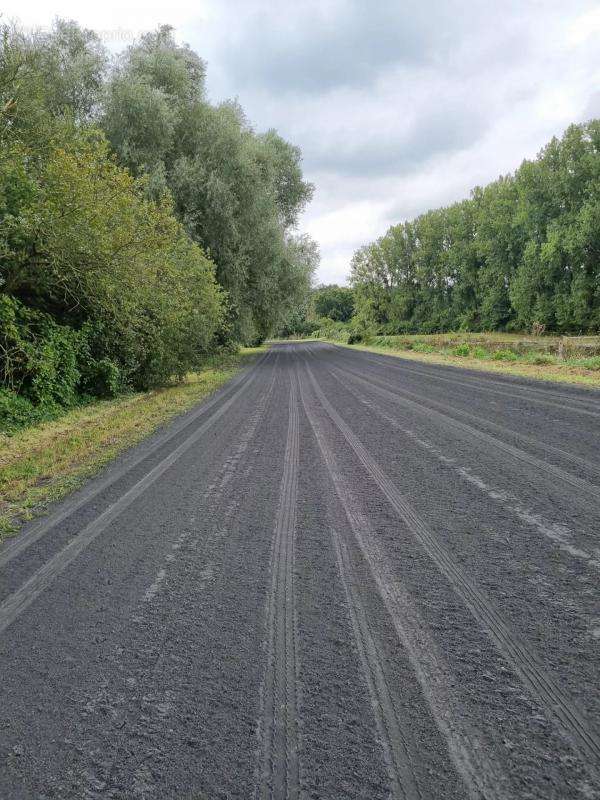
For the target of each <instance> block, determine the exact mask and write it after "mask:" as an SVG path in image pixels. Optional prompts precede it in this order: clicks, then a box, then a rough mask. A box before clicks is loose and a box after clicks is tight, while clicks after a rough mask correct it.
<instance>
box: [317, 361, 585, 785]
mask: <svg viewBox="0 0 600 800" xmlns="http://www.w3.org/2000/svg"><path fill="white" fill-rule="evenodd" d="M306 369H307V372H308V375H309V378H310V381H311V383H312V386H313V388H314V391H315V394H316V395H317V397H318V399H319V401H320V403H321V405H322V406H323V409H324V410H325V412H326V413H327V415H328V416H329V418H330V419H331V421H332V422H333V424H334V425H335V426H336V427H337V428H338V430H339V431H340V433H341V434H342V435H343V437H344V439H345V440H346V442H347V444H348V445H349V446H350V448H351V449H352V450H353V451H354V453H355V454H356V456H357V458H358V459H359V461H360V462H361V464H362V465H363V467H364V469H365V470H366V472H367V473H368V474H369V475H370V476H371V477H372V479H373V480H374V481H375V483H376V484H377V486H378V487H379V489H380V491H381V492H382V494H383V495H384V497H385V498H386V499H387V500H388V502H389V503H390V505H391V507H392V508H393V509H394V511H395V512H396V513H397V514H398V516H399V517H400V518H401V519H402V520H403V521H404V523H405V524H406V525H407V527H408V528H409V530H410V531H411V533H412V534H413V535H414V536H415V538H416V539H417V541H419V542H420V544H421V546H422V547H423V549H424V550H425V552H426V553H427V554H428V556H429V557H430V558H431V559H432V561H433V562H434V563H435V564H436V566H437V567H438V569H439V570H440V572H441V573H442V574H443V575H444V576H445V577H446V578H447V580H448V581H449V582H450V585H451V586H452V588H453V590H454V591H455V592H456V594H457V595H458V596H459V597H460V598H461V599H462V601H463V602H464V603H465V605H466V606H467V608H468V609H469V610H470V611H471V613H472V614H473V616H474V617H475V618H476V619H477V620H478V621H479V623H480V624H481V625H482V627H483V629H484V630H485V631H486V632H487V634H488V636H489V638H490V640H491V641H492V642H493V643H494V645H495V646H496V648H497V649H498V651H499V652H500V653H501V655H502V656H503V657H504V658H505V659H506V661H507V662H508V663H509V664H510V665H511V667H512V669H513V670H514V672H515V673H516V674H517V675H518V676H519V678H520V680H521V682H522V683H523V685H524V686H525V687H526V688H527V689H528V691H529V692H531V694H532V695H533V696H534V697H535V698H536V700H537V702H538V703H539V704H540V706H541V708H542V709H543V710H544V712H545V714H546V715H547V716H548V719H550V720H552V722H553V724H554V725H555V726H556V727H557V729H558V730H559V731H561V732H562V734H563V736H564V737H565V738H566V739H567V740H568V741H569V742H570V744H571V746H572V748H573V750H574V751H575V752H576V753H577V755H578V757H579V758H580V760H581V762H582V763H583V764H584V766H585V768H586V769H587V770H588V772H590V773H591V774H592V775H593V776H594V778H595V780H599V779H600V768H599V767H600V738H599V736H598V733H597V732H596V731H595V730H594V728H593V727H592V726H591V724H589V723H588V721H587V720H586V718H585V716H584V715H583V713H582V712H581V711H580V710H579V709H578V707H577V704H576V702H575V701H574V700H573V698H572V697H570V696H569V695H568V694H567V693H566V692H565V691H564V690H563V689H562V688H561V687H560V685H559V684H558V683H557V682H556V681H555V680H554V679H553V678H552V676H551V675H550V674H549V673H547V672H546V670H545V669H544V667H543V666H542V663H541V660H540V659H539V657H538V656H537V655H536V654H535V653H534V652H533V651H532V650H531V649H530V647H529V645H528V644H527V643H526V642H525V641H523V640H522V639H521V638H520V637H519V636H518V635H517V634H516V633H514V631H512V630H511V629H510V628H509V626H508V625H507V624H506V623H505V621H504V619H503V617H502V615H501V614H500V613H499V612H498V611H497V610H496V608H494V606H493V604H492V603H491V602H490V601H489V599H488V598H487V597H486V596H485V595H484V594H483V592H481V591H480V590H479V589H478V588H477V586H476V585H475V584H473V583H471V582H470V581H469V580H468V579H467V577H466V576H465V575H464V574H463V572H462V570H461V569H460V567H459V566H458V565H457V564H456V563H455V561H454V559H453V558H452V556H451V555H450V553H449V552H448V551H447V550H446V548H445V547H444V546H443V545H442V544H441V543H440V542H439V541H438V539H437V538H436V537H435V536H434V535H433V534H432V533H431V531H430V530H429V529H428V528H427V526H426V525H425V524H424V523H423V522H422V520H421V519H420V518H419V517H418V516H417V515H416V514H415V512H414V511H413V509H412V507H411V506H410V505H409V503H408V502H407V501H406V500H405V498H404V497H403V496H402V494H401V493H400V491H399V490H398V489H397V487H396V486H395V485H394V484H393V482H392V481H391V480H390V479H389V478H388V477H387V475H386V474H385V473H384V472H383V470H382V469H381V467H380V466H379V464H378V463H377V462H376V461H375V459H373V458H372V456H371V455H370V453H369V452H368V450H367V449H366V448H365V447H364V445H363V444H362V442H360V441H359V439H358V438H357V437H356V436H355V435H354V433H353V432H352V430H351V429H350V427H349V426H348V424H347V423H346V422H345V421H344V420H343V419H342V417H341V416H340V415H339V414H338V413H337V411H336V410H335V409H334V408H333V406H332V405H331V403H330V402H329V400H328V399H327V397H325V395H324V393H323V391H322V390H321V388H320V386H319V385H318V383H317V381H316V379H315V377H314V374H313V372H312V370H311V369H310V367H309V366H308V364H307V365H306Z"/></svg>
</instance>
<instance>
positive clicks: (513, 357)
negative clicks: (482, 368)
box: [492, 349, 519, 361]
mask: <svg viewBox="0 0 600 800" xmlns="http://www.w3.org/2000/svg"><path fill="white" fill-rule="evenodd" d="M492 358H493V359H494V361H517V359H518V358H519V356H518V355H517V354H516V353H514V352H513V351H512V350H508V349H502V350H496V351H495V352H494V353H493V354H492Z"/></svg>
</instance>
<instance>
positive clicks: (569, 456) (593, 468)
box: [311, 351, 600, 491]
mask: <svg viewBox="0 0 600 800" xmlns="http://www.w3.org/2000/svg"><path fill="white" fill-rule="evenodd" d="M311 354H313V353H312V351H311ZM348 372H350V370H348ZM377 379H378V380H379V382H380V383H382V384H383V385H385V386H387V387H388V388H389V389H390V390H393V391H394V392H395V393H397V394H399V395H400V394H401V395H403V396H410V397H413V398H415V399H418V401H419V402H420V403H424V402H427V403H428V404H429V406H433V407H435V408H437V409H441V410H442V412H443V413H447V411H448V410H449V408H448V406H446V405H444V404H443V403H440V402H439V401H437V400H433V399H432V398H431V397H427V398H425V397H423V396H421V395H419V394H417V393H416V392H411V391H410V390H409V389H399V388H398V387H397V386H395V385H394V384H393V383H389V382H388V381H384V380H383V379H382V378H380V377H379V376H377ZM450 409H451V411H452V413H453V414H456V415H457V416H459V417H462V418H463V419H467V420H474V421H476V422H477V423H478V424H480V425H483V426H485V427H488V428H490V429H491V430H494V431H496V432H497V433H499V434H501V435H504V436H507V435H508V436H512V437H514V438H515V439H516V440H517V441H520V442H524V443H526V444H530V445H533V446H534V447H537V448H539V449H540V450H544V451H545V452H546V453H549V454H552V455H555V456H558V457H559V458H562V459H564V460H565V461H570V462H571V463H572V464H575V465H577V466H578V467H580V468H581V469H582V470H585V471H586V472H588V473H593V474H594V475H596V476H598V477H599V478H600V466H599V465H597V464H593V463H592V462H591V461H588V460H587V459H585V458H581V456H576V455H574V454H573V453H569V452H567V451H566V450H563V449H562V448H560V447H555V446H554V445H551V444H548V443H547V442H543V441H540V440H538V439H534V438H533V437H531V436H525V434H523V433H519V432H518V431H514V430H511V429H510V428H507V427H505V426H504V425H499V424H498V423H497V422H492V421H491V420H488V419H485V418H484V417H480V416H478V415H477V414H473V413H472V412H471V411H463V410H462V409H460V408H457V407H456V406H451V407H450ZM598 488H599V491H600V487H598Z"/></svg>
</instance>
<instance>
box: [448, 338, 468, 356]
mask: <svg viewBox="0 0 600 800" xmlns="http://www.w3.org/2000/svg"><path fill="white" fill-rule="evenodd" d="M452 352H453V353H454V355H455V356H461V357H463V358H464V357H466V356H469V355H471V348H470V347H469V345H468V344H467V343H466V342H462V343H461V344H457V345H456V347H455V348H454V349H453V351H452Z"/></svg>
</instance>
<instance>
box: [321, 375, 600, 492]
mask: <svg viewBox="0 0 600 800" xmlns="http://www.w3.org/2000/svg"><path fill="white" fill-rule="evenodd" d="M331 372H332V373H333V374H334V375H335V374H339V373H340V372H341V370H339V369H338V368H337V367H333V368H332V370H331ZM343 372H344V373H346V374H347V375H351V376H352V378H353V379H354V380H355V381H357V382H359V383H361V384H363V385H365V386H367V387H368V388H369V390H370V391H372V392H373V393H374V394H377V395H379V396H380V397H384V398H386V399H387V400H391V401H392V402H393V403H396V404H399V405H404V406H406V407H408V408H411V409H412V410H413V411H417V412H418V413H419V414H421V416H425V417H429V418H430V419H433V420H436V421H437V422H438V423H440V424H441V425H442V426H445V427H449V428H452V429H453V430H456V431H459V432H460V433H466V434H467V435H468V436H471V437H472V438H475V439H479V440H480V441H483V442H485V443H486V444H489V445H492V447H495V448H496V449H497V450H500V451H502V452H503V453H506V454H507V455H509V456H511V458H514V459H516V460H517V461H521V462H522V463H525V464H527V465H529V466H530V467H534V468H535V469H536V470H540V471H541V472H545V473H546V474H548V475H551V476H553V477H554V478H558V479H559V480H560V481H562V482H563V483H566V484H568V485H569V486H572V487H573V488H574V489H576V490H577V491H579V492H582V493H583V494H585V495H587V496H588V498H590V499H591V500H592V501H593V502H594V503H595V504H596V505H600V487H598V486H595V485H594V484H592V483H588V482H587V481H585V480H583V479H582V478H578V477H577V476H576V475H572V474H571V473H570V472H566V471H565V470H563V469H561V468H560V467H557V466H556V465H555V464H550V463H549V462H547V461H542V460H541V459H539V458H536V457H535V456H533V455H531V454H530V453H526V452H525V451H524V450H521V449H520V448H519V447H515V446H514V445H512V444H508V443H507V442H503V441H502V440H501V439H498V438H497V437H496V436H492V435H491V434H489V433H486V432H485V431H480V430H478V429H477V428H473V426H471V425H468V424H467V423H465V422H460V421H459V420H456V419H454V418H453V417H450V416H448V415H447V414H444V413H443V412H441V411H436V410H435V409H433V408H429V407H428V406H425V405H423V401H422V399H421V398H419V402H416V401H414V400H410V399H409V398H408V397H405V396H404V395H405V390H401V392H399V391H398V390H396V391H390V390H389V389H384V388H383V387H382V386H379V385H377V384H384V385H389V384H385V383H384V381H381V380H379V379H373V378H370V379H369V380H368V381H367V380H365V379H364V378H362V377H361V376H360V375H357V374H356V373H355V372H354V371H352V370H349V369H347V368H346V369H344V370H343ZM406 394H408V392H406ZM410 394H411V395H412V396H413V397H419V396H418V395H415V394H414V393H412V392H411V393H410Z"/></svg>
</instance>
